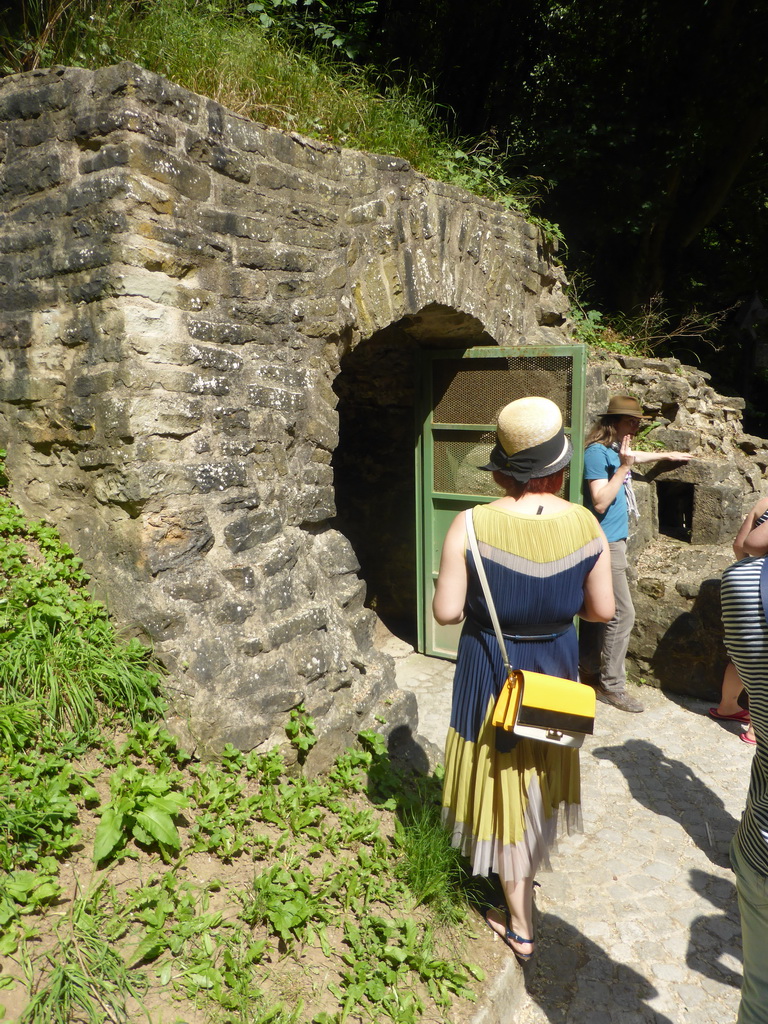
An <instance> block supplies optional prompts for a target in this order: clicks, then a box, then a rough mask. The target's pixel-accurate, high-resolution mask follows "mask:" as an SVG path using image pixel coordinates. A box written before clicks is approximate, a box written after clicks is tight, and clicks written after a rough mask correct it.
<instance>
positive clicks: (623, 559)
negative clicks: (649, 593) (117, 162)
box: [579, 540, 635, 693]
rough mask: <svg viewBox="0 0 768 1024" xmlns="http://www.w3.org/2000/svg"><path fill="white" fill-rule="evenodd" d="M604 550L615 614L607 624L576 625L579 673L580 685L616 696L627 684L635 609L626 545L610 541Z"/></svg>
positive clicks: (623, 542)
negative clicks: (607, 550) (626, 661)
mask: <svg viewBox="0 0 768 1024" xmlns="http://www.w3.org/2000/svg"><path fill="white" fill-rule="evenodd" d="M608 547H609V548H610V549H611V578H612V580H613V596H614V600H615V601H616V614H615V615H614V616H613V618H612V619H611V621H610V622H582V623H581V624H580V625H579V674H580V678H581V681H582V682H583V683H591V684H592V685H593V686H594V685H599V686H601V687H602V688H603V689H604V690H612V691H613V692H614V693H620V692H622V691H623V690H624V689H625V688H626V685H627V673H626V669H625V666H624V659H625V658H626V656H627V648H628V647H629V637H630V634H631V633H632V627H633V626H634V624H635V606H634V605H633V604H632V597H631V595H630V593H629V582H628V580H627V542H626V541H625V540H617V541H612V542H610V543H609V545H608Z"/></svg>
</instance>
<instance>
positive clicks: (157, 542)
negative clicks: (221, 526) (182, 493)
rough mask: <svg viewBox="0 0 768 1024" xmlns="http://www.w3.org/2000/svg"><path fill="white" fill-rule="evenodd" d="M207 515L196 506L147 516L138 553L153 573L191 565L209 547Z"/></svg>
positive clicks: (209, 530)
mask: <svg viewBox="0 0 768 1024" xmlns="http://www.w3.org/2000/svg"><path fill="white" fill-rule="evenodd" d="M213 543H214V536H213V531H212V530H211V526H210V523H209V522H208V517H207V516H206V515H205V513H204V512H203V511H202V509H199V508H191V509H186V510H183V509H180V510H177V511H171V510H169V511H167V512H157V513H155V514H153V515H149V516H147V519H146V522H145V525H144V529H143V532H142V555H143V559H144V560H145V561H146V565H147V567H148V569H149V572H150V573H151V574H152V575H153V576H157V575H158V573H161V572H165V571H167V570H168V569H176V570H179V569H187V568H190V569H193V571H194V565H195V563H196V561H197V560H198V559H199V558H201V557H202V556H204V555H206V554H207V553H208V552H209V551H210V550H211V548H212V547H213Z"/></svg>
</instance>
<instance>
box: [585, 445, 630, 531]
mask: <svg viewBox="0 0 768 1024" xmlns="http://www.w3.org/2000/svg"><path fill="white" fill-rule="evenodd" d="M620 465H621V459H620V458H619V453H618V452H615V451H614V450H613V448H606V446H605V445H604V444H599V443H596V444H591V445H590V446H589V447H588V448H587V450H586V451H585V452H584V481H585V483H586V486H585V487H584V504H585V505H586V506H587V508H588V509H590V511H592V512H594V513H595V516H596V517H597V521H598V523H600V525H601V526H602V528H603V530H604V531H605V536H606V537H607V538H608V541H609V542H610V541H616V540H626V537H627V534H628V533H629V515H628V513H627V496H626V493H625V491H624V485H623V484H622V486H621V487H620V488H619V493H618V494H617V495H616V497H615V498H614V499H613V501H612V502H611V504H610V505H609V506H608V508H607V509H606V510H605V512H603V514H602V515H601V514H600V513H599V512H595V508H594V505H593V504H592V495H591V493H590V490H589V484H588V481H590V480H610V479H611V477H612V476H613V474H614V473H615V472H616V470H617V469H618V468H619V466H620Z"/></svg>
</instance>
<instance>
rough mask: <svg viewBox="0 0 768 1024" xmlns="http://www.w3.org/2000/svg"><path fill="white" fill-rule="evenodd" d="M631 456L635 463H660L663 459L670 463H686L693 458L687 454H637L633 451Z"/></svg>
mask: <svg viewBox="0 0 768 1024" xmlns="http://www.w3.org/2000/svg"><path fill="white" fill-rule="evenodd" d="M632 454H633V455H634V457H635V462H637V463H638V465H639V464H640V463H643V462H662V461H663V460H664V459H669V461H670V462H688V461H690V460H691V459H692V458H693V456H692V455H691V454H689V453H688V452H638V451H633V452H632Z"/></svg>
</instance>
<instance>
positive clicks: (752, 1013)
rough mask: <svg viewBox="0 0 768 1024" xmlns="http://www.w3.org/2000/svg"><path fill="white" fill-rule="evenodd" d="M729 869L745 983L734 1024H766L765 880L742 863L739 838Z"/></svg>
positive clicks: (733, 845) (767, 911)
mask: <svg viewBox="0 0 768 1024" xmlns="http://www.w3.org/2000/svg"><path fill="white" fill-rule="evenodd" d="M731 867H732V868H733V872H734V874H735V875H736V892H737V894H738V898H739V914H740V916H741V944H742V948H743V951H744V981H743V983H742V986H741V1003H740V1005H739V1016H738V1020H737V1024H766V1022H767V1021H768V956H766V952H765V949H766V946H767V945H768V878H766V876H765V875H759V874H758V873H757V871H755V870H754V868H752V867H751V866H750V865H749V864H747V862H746V861H745V860H744V855H743V854H742V852H741V849H740V847H739V839H738V836H734V839H733V842H732V843H731Z"/></svg>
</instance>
